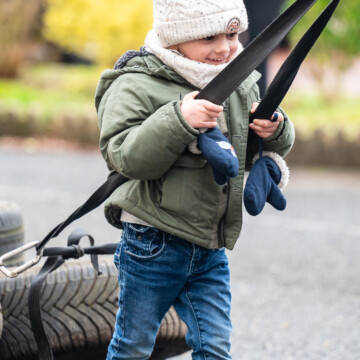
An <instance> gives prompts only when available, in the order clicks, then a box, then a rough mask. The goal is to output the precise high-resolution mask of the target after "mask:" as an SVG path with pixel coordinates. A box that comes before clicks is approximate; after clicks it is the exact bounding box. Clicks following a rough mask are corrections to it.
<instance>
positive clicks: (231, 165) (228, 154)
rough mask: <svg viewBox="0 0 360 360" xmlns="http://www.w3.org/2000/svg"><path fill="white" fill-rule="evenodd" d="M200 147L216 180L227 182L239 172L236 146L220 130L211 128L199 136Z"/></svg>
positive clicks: (221, 182) (222, 182)
mask: <svg viewBox="0 0 360 360" xmlns="http://www.w3.org/2000/svg"><path fill="white" fill-rule="evenodd" d="M198 148H199V149H200V151H201V152H202V155H203V156H204V158H205V159H206V160H207V161H208V162H209V164H210V166H211V169H212V171H213V174H214V178H215V181H216V182H217V183H218V184H219V185H223V184H225V183H226V182H227V181H228V179H229V178H230V177H235V176H237V175H238V173H239V160H238V158H237V156H236V153H235V150H234V147H233V146H232V145H231V144H230V142H229V140H228V139H227V138H226V137H225V136H224V134H223V133H222V132H221V131H220V130H219V128H213V129H209V130H207V131H206V132H204V133H201V134H200V135H199V137H198Z"/></svg>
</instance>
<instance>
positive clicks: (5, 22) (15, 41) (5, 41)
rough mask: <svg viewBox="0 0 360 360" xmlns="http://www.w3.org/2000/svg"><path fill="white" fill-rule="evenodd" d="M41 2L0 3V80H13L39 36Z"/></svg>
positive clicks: (12, 0) (17, 0) (10, 0)
mask: <svg viewBox="0 0 360 360" xmlns="http://www.w3.org/2000/svg"><path fill="white" fill-rule="evenodd" d="M42 11H43V1H42V0H31V1H26V0H0V48H1V51H0V77H14V76H16V75H17V72H18V69H19V67H20V64H21V63H22V61H23V60H24V59H25V58H26V57H27V56H28V54H29V52H31V50H32V48H33V46H34V45H35V43H36V42H37V41H38V39H39V38H40V36H41V35H40V34H41V14H42Z"/></svg>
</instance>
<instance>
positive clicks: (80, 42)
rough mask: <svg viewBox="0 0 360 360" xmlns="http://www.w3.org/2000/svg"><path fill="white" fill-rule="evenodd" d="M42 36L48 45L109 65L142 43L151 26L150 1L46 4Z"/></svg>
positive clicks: (52, 1) (66, 0) (58, 0)
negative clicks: (58, 46)
mask: <svg viewBox="0 0 360 360" xmlns="http://www.w3.org/2000/svg"><path fill="white" fill-rule="evenodd" d="M47 4H48V8H47V11H46V14H45V18H44V25H45V28H44V35H45V37H46V38H47V39H49V40H50V41H53V42H55V43H57V44H59V45H60V46H62V47H64V48H66V49H68V50H69V51H71V52H74V53H77V54H80V55H82V56H84V57H86V58H89V59H92V60H94V61H96V62H98V63H100V64H102V65H107V66H110V65H113V63H114V62H115V61H116V59H117V58H118V57H119V56H120V55H121V54H122V53H123V52H125V51H126V50H129V49H137V48H139V47H140V46H141V45H143V43H144V39H145V36H146V34H147V32H148V31H149V30H150V29H151V25H152V1H151V0H132V1H125V0H123V1H121V0H47Z"/></svg>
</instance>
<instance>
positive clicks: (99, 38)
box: [0, 0, 360, 167]
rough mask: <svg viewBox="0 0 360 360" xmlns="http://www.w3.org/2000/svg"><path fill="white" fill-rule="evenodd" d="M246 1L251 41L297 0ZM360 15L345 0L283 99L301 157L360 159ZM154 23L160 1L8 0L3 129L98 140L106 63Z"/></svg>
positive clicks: (334, 161)
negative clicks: (96, 102)
mask: <svg viewBox="0 0 360 360" xmlns="http://www.w3.org/2000/svg"><path fill="white" fill-rule="evenodd" d="M245 2H246V5H247V8H248V13H249V19H250V28H249V31H248V32H246V33H244V34H242V35H241V36H240V38H241V41H242V42H243V43H244V44H245V45H246V44H247V43H248V42H249V41H250V40H252V39H253V38H254V37H255V36H256V35H257V34H258V33H259V32H260V31H261V30H262V29H263V28H264V27H265V26H266V25H267V24H269V23H270V22H271V21H272V20H273V19H274V18H275V17H276V16H277V15H278V14H279V12H280V11H282V10H283V9H284V8H285V7H287V6H288V5H289V4H290V3H291V2H292V1H289V0H272V1H265V0H245ZM326 3H327V1H326V0H319V1H318V2H317V4H316V5H315V6H314V7H313V9H312V10H311V11H310V12H309V14H308V15H307V16H306V17H305V18H304V19H303V20H302V21H301V22H300V23H299V24H298V25H297V26H296V27H295V29H294V30H293V31H292V32H291V33H290V35H289V36H288V38H286V39H285V40H284V41H283V42H282V43H281V45H280V46H279V47H278V49H276V50H275V51H274V52H273V54H271V56H270V57H269V58H268V59H267V61H266V62H264V63H263V64H262V65H261V66H260V67H259V70H260V71H261V72H262V73H263V77H262V79H261V80H260V83H259V85H260V88H261V92H262V93H263V92H264V90H265V88H266V84H267V83H268V82H269V81H270V80H271V79H272V78H273V76H274V75H275V73H276V71H277V69H278V68H279V67H280V65H281V64H282V62H283V61H284V59H285V58H286V55H287V54H288V52H289V50H290V49H291V47H292V46H293V45H294V44H295V43H296V42H297V40H299V38H300V36H301V35H302V34H303V33H304V31H305V30H306V29H307V28H308V26H309V25H310V24H311V22H312V21H314V19H315V18H316V16H317V15H318V14H319V13H320V11H321V10H322V9H323V8H324V6H325V5H326ZM359 19H360V8H359V6H358V4H357V1H356V0H348V1H346V6H345V4H344V3H340V5H339V7H338V9H337V10H336V13H335V16H334V17H333V19H332V20H331V22H330V24H329V25H328V26H327V28H326V29H325V31H324V33H323V34H322V36H321V38H320V39H319V40H318V42H317V44H316V45H315V47H314V49H313V50H312V51H311V53H310V55H309V56H308V58H307V59H306V61H305V63H304V64H303V66H302V68H301V71H300V73H299V74H298V76H297V79H296V81H295V83H294V85H293V87H292V89H291V91H290V92H289V94H288V95H287V97H286V99H285V100H284V102H283V104H282V105H283V107H284V108H285V109H286V110H287V112H288V113H289V114H290V115H291V118H292V120H293V122H294V124H295V126H296V129H297V135H298V137H297V143H296V145H295V148H294V151H293V152H292V153H291V155H290V157H289V161H290V162H291V163H296V164H327V165H336V166H353V165H356V166H357V167H359V165H360V158H359V157H358V156H357V153H358V150H359V147H358V146H359V145H358V143H359V141H358V140H359V109H358V99H359V96H360V95H359V94H360V81H359V78H360V59H359V53H360V42H359V41H358V35H359V32H360V29H359ZM151 26H152V2H151V1H150V0H134V1H132V2H131V4H129V3H127V2H125V1H119V0H107V1H105V2H104V1H100V0H98V1H96V0H87V1H86V0H74V1H70V0H69V1H68V0H33V1H31V2H28V1H23V0H1V2H0V46H1V53H0V137H2V138H3V137H5V136H6V137H7V136H11V137H14V136H15V137H20V138H26V139H29V138H42V139H44V138H45V137H46V138H57V139H63V140H68V141H72V142H76V143H77V144H83V145H91V146H96V145H97V139H98V130H97V121H96V113H95V109H94V106H93V97H94V91H95V87H96V84H97V81H98V78H99V76H100V74H101V71H102V70H104V69H105V68H107V67H110V68H111V67H112V66H113V64H114V63H115V61H116V60H117V58H118V57H119V56H120V55H121V54H123V53H124V52H125V51H126V50H128V49H138V48H139V47H140V46H141V45H142V44H143V41H144V38H145V35H146V33H147V32H148V30H149V29H150V28H151ZM311 139H313V140H314V141H312V140H311Z"/></svg>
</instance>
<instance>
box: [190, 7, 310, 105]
mask: <svg viewBox="0 0 360 360" xmlns="http://www.w3.org/2000/svg"><path fill="white" fill-rule="evenodd" d="M316 1H317V0H297V1H296V2H295V3H294V4H292V5H291V6H290V7H289V8H288V9H287V10H285V11H284V12H283V13H282V14H281V15H280V16H279V17H278V18H276V19H275V20H274V21H273V22H272V23H271V24H270V25H269V26H268V27H267V28H266V29H265V30H263V31H262V32H261V33H260V34H259V35H258V36H257V37H256V38H255V39H254V40H253V41H252V42H251V43H250V44H249V45H248V46H247V47H246V48H245V49H244V50H243V51H242V52H241V53H240V54H239V55H238V56H237V57H236V58H235V59H234V60H233V61H232V62H231V63H230V64H229V65H228V66H226V68H225V69H224V70H223V71H221V72H220V73H219V74H218V75H217V76H216V77H215V78H214V79H213V80H212V81H210V82H209V84H208V85H207V86H206V87H205V88H204V89H202V90H201V91H200V93H199V94H198V95H197V96H196V98H197V99H205V100H208V101H211V102H213V103H215V104H218V105H220V104H222V103H223V101H225V100H226V99H227V98H228V97H229V96H230V94H231V93H232V92H233V91H235V90H236V89H237V88H238V87H239V85H240V84H241V83H242V82H243V81H244V80H245V79H246V78H247V77H248V76H249V75H250V74H251V73H252V72H253V71H254V70H255V69H256V67H257V66H258V65H259V64H260V63H261V62H262V61H263V60H264V59H265V58H266V57H267V56H268V55H269V54H270V53H271V51H272V50H274V49H275V47H276V46H277V45H278V44H280V42H281V41H282V40H283V39H284V38H285V36H286V35H287V34H288V33H289V31H290V30H291V29H292V28H293V27H294V26H295V25H296V24H297V23H298V21H299V20H300V19H301V18H302V17H303V16H304V15H305V14H306V13H307V11H308V10H309V9H310V8H311V7H312V6H313V5H314V4H315V3H316Z"/></svg>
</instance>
